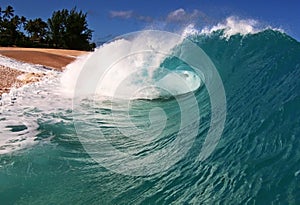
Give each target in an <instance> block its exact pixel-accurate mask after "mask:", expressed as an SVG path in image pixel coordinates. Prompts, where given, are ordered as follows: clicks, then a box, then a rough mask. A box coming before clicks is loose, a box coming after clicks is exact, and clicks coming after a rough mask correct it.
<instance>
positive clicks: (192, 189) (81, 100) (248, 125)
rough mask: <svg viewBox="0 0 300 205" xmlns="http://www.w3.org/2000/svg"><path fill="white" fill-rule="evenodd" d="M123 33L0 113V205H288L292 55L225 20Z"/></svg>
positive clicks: (241, 23) (295, 168) (295, 66)
mask: <svg viewBox="0 0 300 205" xmlns="http://www.w3.org/2000/svg"><path fill="white" fill-rule="evenodd" d="M178 33H179V35H178V34H174V33H169V32H165V31H154V30H145V31H141V32H135V33H131V34H126V35H123V36H121V37H118V38H116V39H113V40H111V41H110V42H107V43H105V44H104V45H102V46H100V47H99V48H97V49H96V50H95V51H94V52H92V53H90V54H87V55H84V56H80V57H78V58H77V59H76V61H74V62H73V63H71V64H69V65H68V66H67V67H66V69H65V71H63V72H57V71H51V70H48V69H45V68H44V67H43V66H40V65H32V64H25V63H22V62H18V61H14V60H11V59H9V58H5V57H2V56H0V64H1V65H4V66H7V67H11V68H15V69H18V70H22V71H27V72H40V73H45V74H46V75H45V77H44V78H43V79H42V80H41V81H40V82H36V83H33V84H29V85H25V86H23V87H21V88H18V89H15V88H14V89H12V90H11V91H10V93H8V94H3V95H2V97H1V100H0V182H1V183H0V203H1V204H2V203H3V204H41V203H44V202H49V203H50V204H61V203H62V204H70V203H79V204H185V203H188V204H203V203H210V204H215V203H224V204H272V203H273V204H285V203H290V204H297V203H299V202H300V198H299V196H300V187H299V184H300V183H299V180H300V175H299V173H300V171H299V170H300V167H299V164H300V163H299V162H300V155H299V145H300V139H299V136H300V135H299V134H300V121H299V117H298V116H299V114H300V113H299V112H300V109H299V108H300V83H299V76H300V43H299V42H298V41H297V40H295V39H293V38H292V37H290V36H289V35H288V34H286V33H285V32H284V31H283V30H279V29H274V28H271V27H265V28H261V27H260V25H259V22H257V21H254V20H241V19H238V18H237V17H229V18H227V19H226V21H225V22H223V23H219V24H217V25H215V26H212V27H204V28H203V29H196V28H195V26H194V25H188V26H187V27H186V28H184V29H183V30H182V31H180V32H178Z"/></svg>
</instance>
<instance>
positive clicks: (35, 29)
mask: <svg viewBox="0 0 300 205" xmlns="http://www.w3.org/2000/svg"><path fill="white" fill-rule="evenodd" d="M47 28H48V26H47V23H46V22H44V21H43V20H42V19H41V18H36V19H34V20H29V21H28V22H27V23H26V25H25V27H24V29H25V30H26V31H27V32H28V33H29V35H30V38H31V40H32V41H35V42H39V43H40V42H41V41H42V40H44V39H45V37H46V34H47Z"/></svg>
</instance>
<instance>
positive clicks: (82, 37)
mask: <svg viewBox="0 0 300 205" xmlns="http://www.w3.org/2000/svg"><path fill="white" fill-rule="evenodd" d="M22 28H23V29H22ZM22 30H23V31H26V34H27V35H25V34H24V33H23V32H22ZM92 32H93V31H92V30H91V29H89V28H88V23H87V14H86V13H83V12H82V11H77V10H76V8H73V9H72V10H70V11H69V10H67V9H62V10H59V11H55V12H53V14H52V17H51V18H49V19H48V21H47V22H45V21H43V20H42V19H41V18H36V19H30V20H27V19H26V18H25V17H24V16H22V17H19V16H18V15H15V14H14V9H13V7H11V6H7V7H6V9H5V10H2V9H1V8H0V45H1V46H26V47H50V48H51V47H54V48H66V49H77V50H93V49H94V48H95V43H90V40H91V39H92Z"/></svg>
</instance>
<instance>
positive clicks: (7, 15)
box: [2, 6, 15, 19]
mask: <svg viewBox="0 0 300 205" xmlns="http://www.w3.org/2000/svg"><path fill="white" fill-rule="evenodd" d="M14 12H15V10H14V8H13V7H12V6H7V7H6V9H5V10H4V11H2V13H3V18H5V19H10V18H12V17H13V16H14Z"/></svg>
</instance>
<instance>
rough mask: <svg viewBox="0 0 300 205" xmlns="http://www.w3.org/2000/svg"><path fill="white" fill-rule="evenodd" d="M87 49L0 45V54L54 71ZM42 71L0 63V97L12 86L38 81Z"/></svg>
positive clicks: (60, 69) (62, 68)
mask: <svg viewBox="0 0 300 205" xmlns="http://www.w3.org/2000/svg"><path fill="white" fill-rule="evenodd" d="M87 53H88V52H87V51H77V50H65V49H43V48H18V47H0V55H1V56H5V57H8V58H11V59H13V60H16V61H19V62H25V63H30V64H38V65H42V66H45V67H47V68H50V69H52V70H56V71H63V70H64V68H65V67H66V66H67V65H68V64H70V63H71V62H73V61H74V60H76V58H77V57H78V56H80V55H84V54H87ZM44 76H45V74H44V73H32V72H24V71H20V70H17V69H13V68H9V67H7V66H4V65H0V97H1V96H2V94H4V93H9V92H10V90H11V88H13V87H17V88H19V87H21V86H23V85H25V84H28V83H33V82H37V81H39V80H40V79H41V78H42V77H44ZM0 99H1V98H0Z"/></svg>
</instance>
